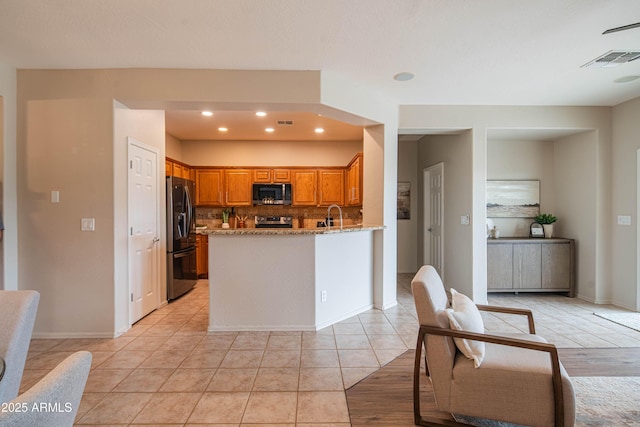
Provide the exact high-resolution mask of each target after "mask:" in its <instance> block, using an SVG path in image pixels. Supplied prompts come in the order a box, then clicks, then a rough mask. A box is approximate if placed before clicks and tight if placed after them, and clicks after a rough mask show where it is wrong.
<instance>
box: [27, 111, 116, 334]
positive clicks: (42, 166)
mask: <svg viewBox="0 0 640 427" xmlns="http://www.w3.org/2000/svg"><path fill="white" fill-rule="evenodd" d="M22 106H23V107H24V114H22V115H21V120H20V122H19V125H20V126H19V127H20V128H21V129H22V126H24V131H19V135H22V138H24V139H23V140H24V143H23V144H21V145H20V146H19V150H18V161H19V163H20V168H19V170H18V194H19V195H20V198H19V200H20V204H19V213H20V222H19V236H20V245H19V259H20V266H19V267H20V288H21V289H35V290H37V291H39V292H40V304H39V307H38V316H37V318H36V324H35V327H34V335H35V336H56V334H57V333H58V332H59V331H64V333H65V336H84V334H85V333H86V332H91V334H92V336H104V337H107V336H113V324H114V297H113V295H114V286H113V283H114V253H113V238H114V236H113V224H114V204H113V148H112V147H113V112H112V103H111V102H108V101H103V100H97V99H64V100H63V99H58V100H31V101H28V102H26V103H24V104H23V105H22ZM70 118H73V119H72V120H70ZM52 191H59V194H60V202H59V203H52V202H51V192H52ZM83 217H86V218H95V231H93V232H86V231H85V232H83V231H81V230H80V224H81V218H83Z"/></svg>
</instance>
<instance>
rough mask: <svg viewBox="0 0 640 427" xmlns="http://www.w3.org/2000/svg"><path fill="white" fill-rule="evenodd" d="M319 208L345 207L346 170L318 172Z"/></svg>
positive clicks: (321, 170)
mask: <svg viewBox="0 0 640 427" xmlns="http://www.w3.org/2000/svg"><path fill="white" fill-rule="evenodd" d="M318 188H319V190H320V194H319V201H318V205H319V206H329V205H333V204H336V205H340V206H342V205H344V169H342V168H340V169H320V170H318Z"/></svg>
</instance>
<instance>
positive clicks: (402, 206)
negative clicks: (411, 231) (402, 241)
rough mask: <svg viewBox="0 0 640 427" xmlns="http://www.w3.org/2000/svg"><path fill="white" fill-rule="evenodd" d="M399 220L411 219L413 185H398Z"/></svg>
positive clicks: (406, 183) (402, 183) (401, 183)
mask: <svg viewBox="0 0 640 427" xmlns="http://www.w3.org/2000/svg"><path fill="white" fill-rule="evenodd" d="M398 219H411V183H410V182H399V183H398Z"/></svg>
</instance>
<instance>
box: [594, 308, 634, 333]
mask: <svg viewBox="0 0 640 427" xmlns="http://www.w3.org/2000/svg"><path fill="white" fill-rule="evenodd" d="M593 314H595V315H596V316H598V317H602V318H603V319H606V320H609V321H611V322H613V323H617V324H618V325H622V326H626V327H627V328H630V329H633V330H636V331H639V332H640V313H593Z"/></svg>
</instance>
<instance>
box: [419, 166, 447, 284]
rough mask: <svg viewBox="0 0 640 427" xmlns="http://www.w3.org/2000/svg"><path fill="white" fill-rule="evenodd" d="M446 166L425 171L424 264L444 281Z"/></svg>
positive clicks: (432, 167) (433, 167) (429, 168)
mask: <svg viewBox="0 0 640 427" xmlns="http://www.w3.org/2000/svg"><path fill="white" fill-rule="evenodd" d="M443 197H444V164H443V163H438V164H436V165H433V166H431V167H428V168H426V169H425V170H424V242H423V248H424V250H423V251H424V260H423V261H424V264H429V265H432V266H433V267H434V268H435V269H436V270H437V271H438V274H440V277H442V278H443V279H444V249H443V246H444V241H443V232H444V224H443V222H444V204H443V202H442V200H443Z"/></svg>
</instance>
